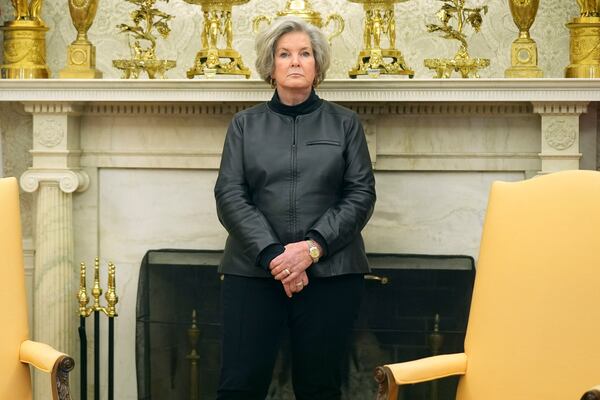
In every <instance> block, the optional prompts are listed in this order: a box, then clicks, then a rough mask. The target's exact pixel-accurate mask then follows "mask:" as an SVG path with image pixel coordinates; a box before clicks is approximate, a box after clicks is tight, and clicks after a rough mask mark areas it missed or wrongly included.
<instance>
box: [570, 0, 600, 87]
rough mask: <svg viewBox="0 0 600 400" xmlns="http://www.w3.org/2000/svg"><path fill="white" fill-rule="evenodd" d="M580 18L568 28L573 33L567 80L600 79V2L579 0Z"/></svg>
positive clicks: (596, 0) (575, 19) (573, 21)
mask: <svg viewBox="0 0 600 400" xmlns="http://www.w3.org/2000/svg"><path fill="white" fill-rule="evenodd" d="M577 3H578V4H579V8H580V14H579V17H578V18H574V19H573V20H572V21H571V22H570V23H568V24H567V27H568V28H569V30H570V33H571V43H570V49H569V58H570V61H571V63H570V64H569V66H568V67H567V68H566V69H565V76H566V77H567V78H600V1H598V0H577Z"/></svg>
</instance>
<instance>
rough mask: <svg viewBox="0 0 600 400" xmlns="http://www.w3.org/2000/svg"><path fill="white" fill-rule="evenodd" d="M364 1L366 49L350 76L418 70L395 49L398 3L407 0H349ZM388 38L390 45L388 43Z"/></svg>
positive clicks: (403, 72) (410, 76)
mask: <svg viewBox="0 0 600 400" xmlns="http://www.w3.org/2000/svg"><path fill="white" fill-rule="evenodd" d="M348 1H350V2H352V3H361V4H362V5H363V8H364V10H365V20H364V25H363V49H362V50H361V51H360V52H359V54H358V63H357V65H356V66H355V67H354V68H352V69H351V70H350V71H348V76H350V78H356V77H357V76H358V75H369V76H371V77H379V76H380V75H408V77H409V78H412V77H413V76H414V75H415V72H414V71H413V70H412V69H410V68H408V66H407V65H406V62H405V61H404V57H403V56H402V53H401V52H400V50H398V49H396V16H395V13H394V5H395V3H402V2H405V1H407V0H348ZM386 41H387V47H385V44H384V43H385V42H386Z"/></svg>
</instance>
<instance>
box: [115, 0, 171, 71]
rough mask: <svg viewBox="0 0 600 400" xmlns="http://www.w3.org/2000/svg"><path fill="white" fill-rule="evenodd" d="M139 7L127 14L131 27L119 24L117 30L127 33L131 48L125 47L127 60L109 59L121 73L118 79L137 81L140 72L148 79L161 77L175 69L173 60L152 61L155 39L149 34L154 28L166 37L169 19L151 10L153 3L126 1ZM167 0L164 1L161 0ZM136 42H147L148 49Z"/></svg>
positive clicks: (156, 10) (153, 0) (146, 0)
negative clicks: (131, 22)
mask: <svg viewBox="0 0 600 400" xmlns="http://www.w3.org/2000/svg"><path fill="white" fill-rule="evenodd" d="M127 1H128V2H130V3H133V4H135V5H137V6H138V7H139V8H138V9H137V10H134V11H132V12H131V19H132V20H133V23H134V25H127V24H120V25H117V28H119V29H120V30H121V33H129V34H130V35H131V36H132V37H133V38H134V42H133V45H132V44H131V43H130V44H129V47H130V50H131V53H132V58H131V59H130V60H113V66H114V67H115V68H118V69H120V70H121V71H123V76H122V78H124V79H128V78H133V79H137V78H138V77H139V75H140V72H141V71H145V72H146V74H148V78H150V79H154V78H156V77H158V78H165V73H166V72H167V71H168V70H170V69H171V68H173V67H175V65H176V64H175V60H159V59H157V58H156V39H157V38H156V36H155V35H154V34H153V33H152V32H153V31H154V30H155V29H156V31H158V33H159V34H160V35H161V36H162V37H163V38H166V37H167V36H169V33H170V32H171V28H170V27H169V21H170V20H171V19H172V18H173V16H171V15H169V14H167V13H164V12H162V11H160V10H159V9H157V8H154V3H156V0H127ZM165 1H168V0H165ZM140 41H145V42H149V43H150V44H149V45H148V46H144V45H142V43H140Z"/></svg>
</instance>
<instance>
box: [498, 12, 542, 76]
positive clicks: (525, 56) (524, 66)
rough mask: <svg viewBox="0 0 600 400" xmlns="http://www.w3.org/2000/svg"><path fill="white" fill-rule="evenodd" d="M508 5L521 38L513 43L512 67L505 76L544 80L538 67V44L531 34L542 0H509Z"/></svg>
mask: <svg viewBox="0 0 600 400" xmlns="http://www.w3.org/2000/svg"><path fill="white" fill-rule="evenodd" d="M508 5H509V6H510V12H511V14H512V17H513V20H514V21H515V24H516V25H517V27H518V28H519V37H518V38H517V39H515V41H514V42H513V43H512V46H511V56H510V60H511V67H510V68H508V69H507V70H506V71H505V72H504V76H505V77H507V78H542V77H543V76H544V73H543V71H542V70H541V69H540V68H539V67H538V53H537V44H536V43H535V40H533V39H532V38H531V35H530V34H529V29H530V28H531V25H533V21H535V15H536V14H537V10H538V7H539V5H540V0H508Z"/></svg>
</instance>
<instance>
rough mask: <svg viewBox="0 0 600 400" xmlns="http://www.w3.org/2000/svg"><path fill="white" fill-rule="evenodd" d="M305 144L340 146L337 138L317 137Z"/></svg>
mask: <svg viewBox="0 0 600 400" xmlns="http://www.w3.org/2000/svg"><path fill="white" fill-rule="evenodd" d="M306 145H307V146H318V145H329V146H341V143H340V142H339V141H338V140H330V139H317V140H309V141H307V142H306Z"/></svg>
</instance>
